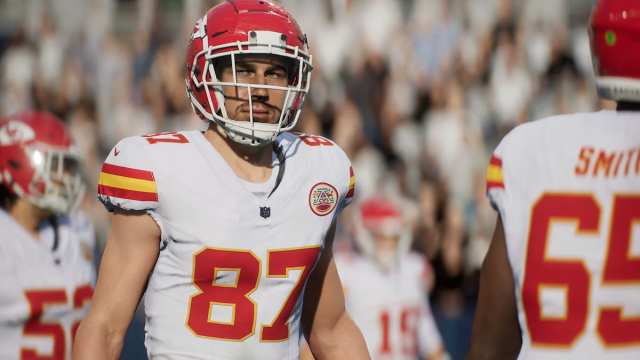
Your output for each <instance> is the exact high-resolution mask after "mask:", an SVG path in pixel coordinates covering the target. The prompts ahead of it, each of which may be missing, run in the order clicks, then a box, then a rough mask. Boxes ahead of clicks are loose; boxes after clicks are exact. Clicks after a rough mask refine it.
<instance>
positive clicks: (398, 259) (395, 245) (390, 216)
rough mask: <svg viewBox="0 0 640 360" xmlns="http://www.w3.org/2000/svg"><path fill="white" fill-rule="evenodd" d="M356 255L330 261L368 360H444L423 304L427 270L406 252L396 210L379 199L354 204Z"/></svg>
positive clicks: (407, 237)
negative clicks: (366, 347)
mask: <svg viewBox="0 0 640 360" xmlns="http://www.w3.org/2000/svg"><path fill="white" fill-rule="evenodd" d="M355 218H356V221H355V223H356V234H355V239H356V242H357V245H358V246H357V247H358V249H359V250H360V251H359V253H353V254H351V253H347V254H339V255H337V256H336V264H337V266H338V272H339V273H340V278H341V279H342V282H343V285H344V287H345V296H346V300H347V310H348V311H349V314H350V315H351V317H353V320H354V321H355V322H356V324H357V325H358V327H359V328H360V329H361V331H362V334H363V336H364V338H365V341H366V342H367V346H368V348H369V353H370V354H371V357H372V358H373V359H387V360H392V359H393V360H400V359H406V360H415V359H418V358H419V359H430V360H436V359H444V351H443V350H444V349H443V347H442V340H441V338H440V334H439V332H438V329H437V327H436V325H435V322H434V319H433V315H432V314H431V308H430V306H429V299H428V292H429V289H428V287H429V286H430V285H429V283H430V282H431V281H432V276H433V275H432V270H431V266H430V265H429V263H428V262H427V260H426V259H425V258H424V257H423V256H421V255H419V254H417V253H414V252H410V250H409V248H410V246H411V241H412V235H411V231H410V230H408V229H409V226H408V225H407V224H406V221H405V219H404V217H403V215H402V212H401V210H400V209H399V208H398V207H397V206H396V205H395V204H393V203H392V202H391V201H389V200H387V199H385V198H372V199H367V200H365V201H363V202H362V203H361V204H359V209H358V212H357V213H356V215H355Z"/></svg>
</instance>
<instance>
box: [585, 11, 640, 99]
mask: <svg viewBox="0 0 640 360" xmlns="http://www.w3.org/2000/svg"><path fill="white" fill-rule="evenodd" d="M590 35H591V52H592V55H593V65H594V69H595V73H596V76H597V78H596V84H597V87H598V93H599V94H600V96H602V97H605V98H608V99H612V100H617V101H634V102H639V101H640V1H638V0H600V1H598V3H597V4H596V6H595V7H594V8H593V12H592V14H591V31H590Z"/></svg>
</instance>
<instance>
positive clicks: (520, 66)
mask: <svg viewBox="0 0 640 360" xmlns="http://www.w3.org/2000/svg"><path fill="white" fill-rule="evenodd" d="M217 2H219V1H205V0H184V1H181V0H139V1H135V0H49V1H46V0H0V115H7V114H11V113H14V112H17V111H21V110H24V109H42V110H48V111H51V112H53V113H55V114H57V115H58V116H60V117H61V118H62V119H63V120H64V121H65V122H66V123H67V124H68V125H69V126H70V128H71V130H72V132H73V135H74V137H75V139H76V141H77V143H78V145H79V146H80V148H81V151H82V153H83V155H84V161H85V164H84V165H85V170H86V181H87V183H88V189H89V191H88V194H87V196H86V199H85V200H84V201H83V203H82V209H83V210H84V211H85V212H86V213H87V214H88V215H89V216H90V218H91V219H92V220H93V222H94V225H95V227H96V230H97V238H98V249H97V250H96V253H97V254H99V253H100V250H101V247H102V246H103V245H104V240H105V238H106V232H107V229H108V217H107V213H106V211H104V210H103V208H102V206H101V205H100V204H99V203H98V202H97V201H96V200H95V188H96V182H97V175H98V172H99V166H100V164H101V162H102V160H103V159H104V158H105V156H106V154H107V152H108V151H109V149H110V148H111V147H112V146H113V145H114V144H115V142H116V141H117V140H118V139H120V138H122V137H125V136H129V135H136V134H143V133H150V132H155V131H158V130H174V129H185V128H202V127H203V126H204V125H203V123H202V122H201V121H200V120H198V119H197V118H196V117H195V116H194V115H193V114H192V112H191V109H190V106H189V104H188V102H187V99H186V97H185V91H184V80H183V60H184V50H185V47H186V44H187V39H188V37H189V35H190V32H191V29H192V27H193V24H194V23H195V20H196V19H197V18H198V17H199V16H201V14H202V13H203V12H204V11H205V10H206V9H207V8H208V7H210V6H212V5H214V4H216V3H217ZM593 2H594V0H565V1H558V0H529V1H524V0H283V1H281V3H283V4H284V5H285V6H286V7H287V8H288V9H290V10H291V12H292V13H293V14H294V16H295V17H296V18H297V19H298V21H299V23H300V24H301V26H302V27H303V30H304V31H305V32H307V34H308V35H309V39H310V43H311V47H312V53H313V55H314V67H315V70H314V75H313V80H312V90H311V96H310V99H309V101H308V103H307V107H306V110H305V113H304V115H303V119H302V121H301V123H300V126H299V127H300V130H302V131H304V132H308V133H313V134H323V135H325V136H328V137H330V138H332V139H334V140H335V141H336V142H337V143H338V144H340V145H341V146H342V147H343V148H344V149H345V151H346V152H347V154H348V155H349V156H350V158H351V159H352V161H353V163H354V169H355V172H356V175H357V178H358V188H357V191H358V197H359V198H360V199H363V198H366V197H369V196H373V195H375V194H380V193H384V194H386V195H387V196H389V197H391V198H393V199H394V200H395V201H396V202H397V203H398V204H400V205H401V207H402V208H403V211H404V214H405V216H406V219H407V224H408V225H407V229H409V231H412V232H413V237H414V248H415V249H416V250H418V251H421V252H423V253H424V254H425V255H426V256H427V257H428V258H429V259H430V260H431V264H432V267H433V270H434V271H433V275H434V276H433V278H434V286H433V290H432V294H431V301H432V306H433V310H434V315H435V317H436V321H437V323H438V326H439V329H440V331H441V333H442V335H443V338H444V340H445V345H446V348H447V350H448V351H449V353H450V354H451V355H452V358H453V359H461V358H462V357H463V355H464V354H465V352H466V350H467V346H468V341H469V335H470V331H471V320H472V317H473V311H474V305H475V300H476V294H477V286H478V269H479V267H480V265H481V262H482V259H483V256H484V254H485V252H486V250H487V248H488V244H489V241H490V238H491V234H492V231H493V227H494V225H495V214H494V212H493V210H492V209H491V208H490V206H489V204H488V202H487V200H486V199H485V197H484V170H485V168H486V165H487V161H488V159H489V155H490V153H491V151H492V150H493V148H494V147H495V146H496V145H497V143H498V141H499V140H500V139H501V137H502V136H503V135H504V134H505V133H506V132H507V131H509V130H510V129H511V128H513V127H514V126H516V125H517V124H519V123H522V122H525V121H531V120H534V119H537V118H541V117H544V116H547V115H551V114H560V113H569V112H582V111H591V110H594V109H598V108H601V107H610V106H611V104H609V103H604V102H599V101H598V100H597V98H596V95H595V89H594V88H593V86H592V83H591V78H592V77H593V71H592V67H591V62H590V61H591V60H590V56H589V44H588V34H587V30H586V24H587V22H588V16H589V12H590V9H591V6H592V4H593ZM531 151H536V150H535V149H531ZM352 208H353V206H352ZM351 234H352V231H351V225H350V218H349V212H346V213H345V219H344V221H343V222H342V225H341V227H340V229H339V232H338V240H339V241H338V243H337V246H338V247H339V249H346V248H349V247H350V246H349V244H350V240H351V239H350V237H351V236H352V235H351ZM97 258H99V256H98V257H97ZM141 315H142V314H141V313H140V312H139V313H138V314H137V316H136V321H135V322H134V323H133V324H132V328H131V329H130V332H129V335H128V337H127V341H126V346H125V349H124V351H123V356H122V358H123V359H140V358H143V357H144V348H143V345H142V341H143V336H144V335H143V330H142V329H143V320H142V318H141Z"/></svg>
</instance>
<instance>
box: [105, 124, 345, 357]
mask: <svg viewBox="0 0 640 360" xmlns="http://www.w3.org/2000/svg"><path fill="white" fill-rule="evenodd" d="M276 143H277V145H278V146H279V147H280V148H281V149H282V150H281V154H282V155H283V156H282V158H284V162H282V161H280V160H278V159H277V156H276V155H275V153H274V168H273V172H272V177H271V179H270V180H268V181H267V182H266V183H262V184H256V183H249V182H246V181H244V180H242V179H240V178H239V177H238V176H236V174H235V173H234V172H233V170H232V169H231V168H230V167H229V165H228V164H227V163H226V162H225V160H224V159H223V158H222V157H221V156H220V155H219V154H218V152H217V151H216V150H215V149H214V148H213V146H212V145H211V144H210V143H209V142H208V141H207V140H206V138H205V137H204V135H203V133H202V132H199V131H188V132H177V133H161V134H154V135H146V136H143V137H131V138H127V139H124V140H122V141H121V142H119V143H118V144H117V145H116V146H115V147H114V149H113V150H112V151H111V153H110V154H109V157H108V158H107V160H106V161H105V163H104V165H103V167H102V172H101V175H100V181H99V191H98V192H99V197H100V200H101V201H102V202H103V203H104V204H105V206H106V207H107V208H108V209H123V210H133V211H146V212H147V213H149V214H150V215H151V216H152V217H153V218H154V219H155V220H156V222H157V223H158V224H159V227H160V228H161V233H162V235H161V236H162V239H161V240H162V245H161V251H160V254H159V257H158V260H157V263H156V265H155V268H154V269H153V273H152V275H151V278H150V280H149V284H148V287H147V290H146V293H145V297H144V305H145V316H146V326H145V328H146V340H145V345H146V347H147V352H148V354H149V356H150V357H151V358H155V359H169V358H170V359H187V358H188V359H297V358H298V356H299V337H300V333H301V327H300V315H301V310H302V308H301V305H302V294H303V292H304V287H305V285H306V280H307V279H308V276H309V274H310V272H311V271H312V270H313V267H314V266H315V263H316V260H317V259H318V257H319V255H320V252H321V251H322V249H323V246H324V239H325V236H326V234H327V231H328V230H329V228H330V226H331V224H332V222H333V221H334V219H335V217H336V215H337V214H338V212H339V210H340V209H341V208H343V207H344V206H346V204H347V203H348V202H349V201H350V199H351V197H352V196H353V192H354V181H355V180H354V179H355V178H354V176H353V173H352V171H351V170H350V163H349V160H348V159H347V157H346V155H345V154H344V152H343V151H342V150H341V149H340V148H339V147H338V146H337V145H335V144H334V143H333V142H331V141H329V140H327V139H324V138H322V137H318V136H308V135H295V134H291V133H287V134H281V135H280V136H279V137H278V138H277V140H276ZM283 168H284V169H283ZM276 186H277V187H276ZM274 188H275V190H273V189H274Z"/></svg>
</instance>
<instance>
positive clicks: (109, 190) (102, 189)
mask: <svg viewBox="0 0 640 360" xmlns="http://www.w3.org/2000/svg"><path fill="white" fill-rule="evenodd" d="M98 194H100V195H105V196H113V197H117V198H121V199H127V200H138V201H158V194H157V193H152V192H144V191H135V190H127V189H121V188H116V187H111V186H107V185H98Z"/></svg>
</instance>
